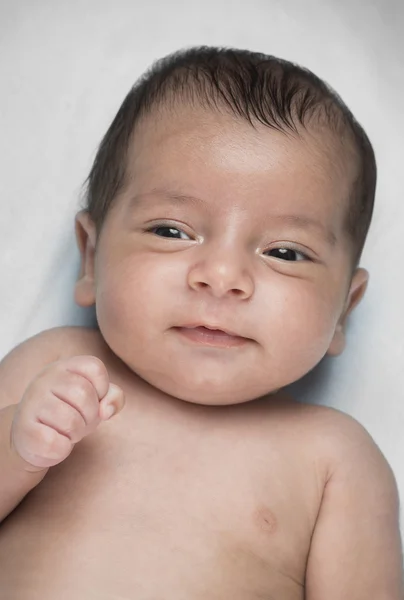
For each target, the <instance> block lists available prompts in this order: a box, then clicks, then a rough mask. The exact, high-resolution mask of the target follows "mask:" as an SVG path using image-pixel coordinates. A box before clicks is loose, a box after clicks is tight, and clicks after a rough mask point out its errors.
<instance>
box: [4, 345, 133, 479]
mask: <svg viewBox="0 0 404 600" xmlns="http://www.w3.org/2000/svg"><path fill="white" fill-rule="evenodd" d="M124 404H125V400H124V395H123V391H122V390H121V388H119V387H118V386H117V385H114V384H113V383H110V382H109V376H108V372H107V369H106V367H105V365H104V363H103V362H102V361H101V360H99V359H98V358H95V357H94V356H74V357H72V358H68V359H64V360H59V361H56V362H54V363H52V364H50V365H48V366H47V367H46V368H45V369H44V370H43V371H41V372H40V373H39V374H38V375H37V376H36V377H35V379H33V380H32V381H31V383H30V384H29V385H28V387H27V389H26V390H25V393H24V395H23V397H22V399H21V401H20V403H19V404H18V406H17V409H16V413H15V415H14V419H13V422H12V425H11V449H12V451H13V452H15V453H17V454H18V455H19V456H20V457H21V458H22V459H23V460H24V461H25V462H26V463H28V465H27V470H32V471H39V470H41V469H46V468H49V467H53V466H54V465H57V464H58V463H60V462H62V461H63V460H64V459H65V458H67V457H68V456H69V454H70V453H71V451H72V450H73V447H74V445H75V444H76V443H77V442H79V441H80V440H81V439H82V438H83V437H85V436H86V435H88V434H89V433H92V432H93V431H94V430H95V429H96V427H97V426H98V425H99V424H100V423H101V421H105V420H107V419H109V418H110V417H111V416H112V415H113V414H117V413H118V412H120V411H121V410H122V408H123V407H124ZM112 409H114V412H112ZM31 467H32V469H31Z"/></svg>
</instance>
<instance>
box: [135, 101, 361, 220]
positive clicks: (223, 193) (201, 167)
mask: <svg viewBox="0 0 404 600" xmlns="http://www.w3.org/2000/svg"><path fill="white" fill-rule="evenodd" d="M133 138H134V139H133V142H132V144H131V146H130V151H129V154H128V163H127V188H128V190H130V195H131V196H132V197H133V195H140V194H146V193H148V192H149V191H150V190H151V189H160V190H161V189H163V190H164V189H167V190H169V191H174V192H178V193H180V194H183V195H189V196H195V197H198V198H199V197H202V198H203V199H204V200H208V201H210V202H211V203H212V206H214V208H215V211H216V212H217V211H219V212H220V211H226V210H227V209H228V208H229V207H235V206H238V207H239V208H240V209H246V210H250V211H252V212H254V214H256V215H259V214H260V211H262V209H265V210H266V211H269V212H271V214H273V215H274V216H276V215H277V214H283V213H285V214H286V213H287V214H291V215H293V214H294V213H298V214H301V215H303V216H306V217H313V218H317V219H320V220H322V221H323V222H327V223H329V224H330V225H331V224H334V226H335V224H336V223H341V226H342V215H343V214H344V209H345V208H346V199H347V198H348V195H349V182H350V177H349V173H348V164H347V161H345V160H343V157H342V153H341V152H340V151H338V144H336V143H335V141H334V140H333V139H332V137H331V135H325V134H323V135H321V134H319V133H318V132H310V131H303V130H302V131H301V132H299V134H298V135H297V134H293V133H292V132H290V133H284V132H280V131H276V130H274V129H271V128H269V127H267V126H265V125H262V124H259V123H258V124H256V125H254V126H252V125H251V124H250V123H248V122H247V121H244V120H242V119H241V118H236V117H234V116H232V115H230V114H226V113H224V112H213V111H211V110H206V109H201V108H195V107H190V106H182V107H180V108H178V110H176V111H173V110H170V112H168V111H166V112H164V111H161V112H160V113H159V114H157V115H156V114H155V113H153V114H152V115H149V116H148V117H146V118H144V119H143V120H142V121H141V122H140V123H139V124H138V126H137V127H136V130H135V132H134V136H133Z"/></svg>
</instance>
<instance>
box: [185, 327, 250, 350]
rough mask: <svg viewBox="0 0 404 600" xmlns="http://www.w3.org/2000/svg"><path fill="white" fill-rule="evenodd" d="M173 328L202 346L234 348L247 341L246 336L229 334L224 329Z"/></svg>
mask: <svg viewBox="0 0 404 600" xmlns="http://www.w3.org/2000/svg"><path fill="white" fill-rule="evenodd" d="M174 329H175V330H176V331H177V332H178V333H179V334H181V335H182V336H183V337H185V338H187V339H188V340H190V341H191V342H195V343H197V344H201V345H204V346H214V347H216V348H234V347H236V346H244V344H246V343H247V342H248V339H247V338H244V337H239V336H237V335H229V334H228V333H225V332H224V331H219V330H217V329H216V330H215V329H207V328H206V327H175V328H174Z"/></svg>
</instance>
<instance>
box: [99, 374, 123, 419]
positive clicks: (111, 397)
mask: <svg viewBox="0 0 404 600" xmlns="http://www.w3.org/2000/svg"><path fill="white" fill-rule="evenodd" d="M124 406H125V396H124V393H123V390H122V389H121V388H120V387H119V386H118V385H115V383H110V384H109V388H108V392H107V393H106V395H105V396H104V398H103V399H102V400H101V402H100V410H99V414H100V418H101V419H102V420H103V421H107V420H108V419H110V418H111V417H112V416H114V415H116V414H118V413H119V412H121V410H122V409H123V407H124Z"/></svg>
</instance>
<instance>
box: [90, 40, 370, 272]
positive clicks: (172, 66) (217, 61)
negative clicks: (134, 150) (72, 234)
mask: <svg viewBox="0 0 404 600" xmlns="http://www.w3.org/2000/svg"><path fill="white" fill-rule="evenodd" d="M179 99H185V100H186V101H188V102H193V103H198V104H199V105H203V106H208V107H209V108H211V109H212V110H215V109H219V108H221V107H225V108H226V109H228V110H230V111H232V112H233V113H234V114H236V115H238V116H239V117H240V118H244V119H246V120H248V121H249V122H250V123H251V124H252V125H254V123H256V122H260V123H262V124H264V125H266V126H267V127H271V128H274V129H277V130H279V131H283V132H285V133H287V132H288V131H289V132H294V133H296V134H297V133H298V129H297V126H298V125H299V126H302V127H306V128H307V126H308V124H309V123H312V122H314V121H317V123H318V124H321V126H322V127H326V128H328V129H329V131H331V132H332V133H333V134H335V135H337V136H338V137H339V138H341V139H342V138H344V137H345V136H347V137H348V139H349V140H350V146H351V147H352V149H353V151H354V155H355V156H356V163H357V165H356V166H357V168H356V177H355V180H354V182H353V184H352V189H351V193H350V198H349V199H348V210H347V217H346V229H347V232H348V233H349V235H350V239H351V240H352V245H353V249H354V250H353V263H354V266H357V264H358V262H359V259H360V256H361V253H362V250H363V246H364V243H365V240H366V235H367V232H368V229H369V226H370V222H371V218H372V213H373V205H374V197H375V189H376V161H375V155H374V152H373V148H372V145H371V143H370V141H369V139H368V137H367V135H366V133H365V131H364V130H363V128H362V127H361V126H360V125H359V123H358V122H357V121H356V120H355V118H354V116H353V115H352V113H351V112H350V110H349V109H348V107H347V106H346V105H345V104H344V102H343V101H342V100H341V98H340V97H339V96H338V94H336V92H335V91H334V90H333V89H332V88H331V87H330V86H329V85H328V84H326V83H325V82H324V81H322V80H321V79H320V78H319V77H317V76H316V75H314V73H312V72H311V71H309V70H308V69H305V68H303V67H301V66H298V65H296V64H294V63H291V62H289V61H286V60H282V59H279V58H276V57H274V56H270V55H266V54H262V53H259V52H250V51H247V50H239V49H233V48H216V47H207V46H202V47H193V48H189V49H185V50H180V51H178V52H175V53H173V54H170V55H168V56H166V57H164V58H162V59H160V60H158V61H156V62H155V63H154V64H153V65H152V66H151V67H150V69H149V70H148V71H146V73H145V74H144V75H143V76H142V77H140V79H138V81H137V82H136V83H135V84H134V85H133V87H132V88H131V90H130V91H129V93H128V95H127V96H126V98H125V100H124V101H123V103H122V105H121V107H120V108H119V110H118V112H117V114H116V116H115V118H114V120H113V122H112V123H111V125H110V127H109V129H108V131H107V132H106V134H105V136H104V137H103V139H102V141H101V143H100V145H99V148H98V151H97V154H96V156H95V159H94V163H93V165H92V168H91V171H90V174H89V176H88V178H87V179H86V181H85V184H84V186H85V195H84V206H83V208H84V209H85V210H87V211H88V212H89V214H90V216H91V218H92V219H93V221H94V223H95V225H96V229H97V235H99V233H100V231H101V228H102V224H103V222H104V219H105V217H106V215H107V212H108V210H109V208H110V207H111V204H112V203H113V201H114V198H116V196H117V195H118V193H119V192H121V191H122V189H123V188H124V185H125V172H126V160H127V152H128V148H129V146H130V144H131V143H136V135H135V136H134V138H135V139H134V140H133V132H134V128H135V125H136V123H137V122H138V121H139V119H141V117H142V116H143V115H146V114H149V113H150V112H151V111H152V110H157V109H158V108H159V107H161V106H168V105H169V104H170V102H173V103H175V102H178V100H179ZM172 105H173V106H174V104H172Z"/></svg>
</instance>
